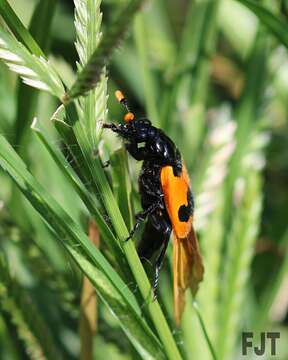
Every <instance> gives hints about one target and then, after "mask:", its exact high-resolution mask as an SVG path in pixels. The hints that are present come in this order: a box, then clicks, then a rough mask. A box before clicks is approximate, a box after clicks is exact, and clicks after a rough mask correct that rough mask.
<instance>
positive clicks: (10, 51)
mask: <svg viewBox="0 0 288 360" xmlns="http://www.w3.org/2000/svg"><path fill="white" fill-rule="evenodd" d="M0 59H2V60H3V61H4V62H5V63H6V64H7V65H8V66H9V68H10V70H12V71H14V72H16V73H17V74H19V75H20V76H21V78H22V80H23V81H24V83H25V84H27V85H30V86H32V87H35V88H36V89H40V90H45V91H48V92H50V93H51V94H52V95H54V96H57V97H58V98H61V97H62V95H63V93H64V87H63V84H62V82H61V80H60V79H59V77H58V75H57V73H56V72H55V70H54V69H53V67H52V66H51V65H50V64H49V62H48V61H46V60H45V59H44V58H43V57H37V56H35V55H32V54H31V53H30V52H29V51H28V50H27V49H26V48H25V46H24V45H22V44H21V43H20V42H18V41H17V40H15V39H14V38H13V36H12V35H10V34H9V33H8V32H6V31H4V30H3V29H0Z"/></svg>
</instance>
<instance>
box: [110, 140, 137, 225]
mask: <svg viewBox="0 0 288 360" xmlns="http://www.w3.org/2000/svg"><path fill="white" fill-rule="evenodd" d="M110 165H111V167H112V186H113V192H114V194H115V197H116V200H117V202H118V204H119V208H120V211H121V214H122V216H123V218H124V220H125V223H126V226H127V228H128V229H131V228H132V226H133V220H134V219H133V211H132V205H131V192H132V186H131V180H130V178H129V172H128V160H127V152H126V150H125V149H124V147H122V148H121V149H119V150H117V151H115V152H114V153H113V154H112V156H110Z"/></svg>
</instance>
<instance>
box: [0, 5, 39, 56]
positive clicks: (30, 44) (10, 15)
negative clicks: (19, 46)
mask: <svg viewBox="0 0 288 360" xmlns="http://www.w3.org/2000/svg"><path fill="white" fill-rule="evenodd" d="M0 14H1V16H2V17H3V19H4V20H5V22H6V24H7V25H8V26H9V28H10V30H11V31H12V32H13V34H14V35H15V36H16V38H17V39H18V40H19V41H20V42H22V43H23V44H24V45H25V46H26V47H27V49H29V50H30V52H31V53H32V54H34V55H36V56H39V57H40V56H42V57H45V55H44V53H43V51H42V50H41V48H40V47H39V45H38V44H37V42H36V41H35V40H34V38H33V37H32V36H31V34H30V33H29V31H28V30H27V29H26V28H25V26H24V25H23V24H22V22H21V21H20V19H19V18H18V16H17V15H16V14H15V12H14V10H13V9H12V8H11V6H10V5H9V3H8V1H7V0H0Z"/></svg>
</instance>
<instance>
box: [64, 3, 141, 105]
mask: <svg viewBox="0 0 288 360" xmlns="http://www.w3.org/2000/svg"><path fill="white" fill-rule="evenodd" d="M141 2H142V1H141V0H129V1H128V3H127V4H126V5H125V6H124V8H122V9H121V10H120V11H119V12H118V13H117V15H116V16H115V18H114V20H113V22H112V23H111V24H109V28H108V29H107V32H106V33H105V35H104V36H103V37H102V40H101V42H100V44H99V46H98V47H97V49H96V50H95V51H94V52H93V54H92V55H91V57H90V58H89V60H88V62H87V64H86V65H85V67H84V68H83V70H82V71H81V72H80V74H79V75H78V77H77V79H76V81H75V83H74V84H73V86H72V88H71V89H70V90H69V91H68V93H67V95H66V97H65V99H64V103H68V102H69V101H71V99H74V98H77V97H79V96H81V95H85V94H86V93H87V92H88V91H89V90H92V89H93V88H94V87H95V86H96V85H97V83H98V81H99V79H100V76H101V74H102V71H103V68H104V66H105V65H106V64H107V61H108V59H109V57H110V56H111V54H112V53H113V51H114V50H115V49H116V48H117V46H118V44H119V42H120V40H121V39H122V37H123V35H124V34H125V32H126V30H127V28H128V26H129V24H130V21H131V20H132V19H133V15H134V13H135V12H136V11H137V10H138V8H139V6H140V4H141Z"/></svg>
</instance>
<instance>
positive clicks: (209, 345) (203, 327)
mask: <svg viewBox="0 0 288 360" xmlns="http://www.w3.org/2000/svg"><path fill="white" fill-rule="evenodd" d="M193 308H194V310H195V312H196V315H197V317H198V320H199V323H200V326H201V329H202V331H203V334H204V337H205V340H206V343H207V345H208V348H209V351H210V354H211V357H212V359H213V360H217V359H218V358H217V355H216V352H215V350H214V347H213V345H212V342H211V340H210V337H209V335H208V332H207V329H206V326H205V323H204V320H203V318H202V315H201V312H200V309H199V307H198V304H197V303H196V302H195V301H193Z"/></svg>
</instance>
